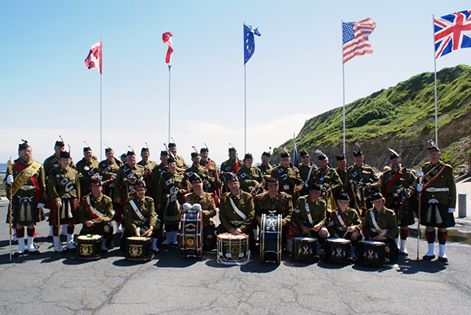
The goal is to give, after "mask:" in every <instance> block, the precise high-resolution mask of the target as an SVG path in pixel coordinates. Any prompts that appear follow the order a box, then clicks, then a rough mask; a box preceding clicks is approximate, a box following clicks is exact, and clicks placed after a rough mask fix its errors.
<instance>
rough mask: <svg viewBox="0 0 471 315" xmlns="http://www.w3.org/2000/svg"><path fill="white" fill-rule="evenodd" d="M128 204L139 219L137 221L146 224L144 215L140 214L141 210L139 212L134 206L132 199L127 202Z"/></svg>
mask: <svg viewBox="0 0 471 315" xmlns="http://www.w3.org/2000/svg"><path fill="white" fill-rule="evenodd" d="M129 204H130V205H131V207H132V209H133V210H134V213H135V214H136V215H137V216H138V217H139V220H141V221H142V222H144V223H146V222H147V219H146V218H145V217H144V215H143V214H142V212H141V210H140V209H139V207H138V206H137V205H136V203H135V202H134V200H133V199H131V200H129Z"/></svg>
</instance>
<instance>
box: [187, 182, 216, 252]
mask: <svg viewBox="0 0 471 315" xmlns="http://www.w3.org/2000/svg"><path fill="white" fill-rule="evenodd" d="M189 180H190V183H191V189H192V190H193V192H191V193H188V194H186V195H185V198H186V202H187V203H189V204H190V205H192V206H193V205H194V204H200V205H201V209H202V210H203V247H204V250H211V249H213V248H214V247H215V245H216V238H215V237H214V231H215V227H214V222H213V221H212V220H211V218H212V217H214V216H215V215H216V204H215V203H214V199H213V196H212V195H211V194H210V193H207V192H204V191H203V181H202V179H201V177H199V176H198V174H193V175H192V176H190V178H189Z"/></svg>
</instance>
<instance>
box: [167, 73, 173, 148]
mask: <svg viewBox="0 0 471 315" xmlns="http://www.w3.org/2000/svg"><path fill="white" fill-rule="evenodd" d="M171 69H172V66H171V65H170V64H169V65H168V140H167V141H168V142H167V143H170V123H171V120H170V114H171V106H170V104H171V103H170V101H171V98H170V96H171V94H170V91H171V89H170V82H171V71H170V70H171Z"/></svg>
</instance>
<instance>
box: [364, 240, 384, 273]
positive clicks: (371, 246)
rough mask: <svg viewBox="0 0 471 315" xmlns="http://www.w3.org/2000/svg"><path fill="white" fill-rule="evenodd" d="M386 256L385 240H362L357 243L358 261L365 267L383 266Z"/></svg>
mask: <svg viewBox="0 0 471 315" xmlns="http://www.w3.org/2000/svg"><path fill="white" fill-rule="evenodd" d="M385 258H386V245H385V244H384V243H383V242H376V241H360V242H359V243H358V245H357V262H358V264H360V265H363V266H365V267H382V266H383V265H384V259H385Z"/></svg>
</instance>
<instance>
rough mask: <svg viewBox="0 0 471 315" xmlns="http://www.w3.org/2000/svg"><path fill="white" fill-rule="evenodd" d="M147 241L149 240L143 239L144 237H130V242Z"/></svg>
mask: <svg viewBox="0 0 471 315" xmlns="http://www.w3.org/2000/svg"><path fill="white" fill-rule="evenodd" d="M147 240H149V238H148V237H142V236H130V237H128V241H137V242H145V241H147Z"/></svg>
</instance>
